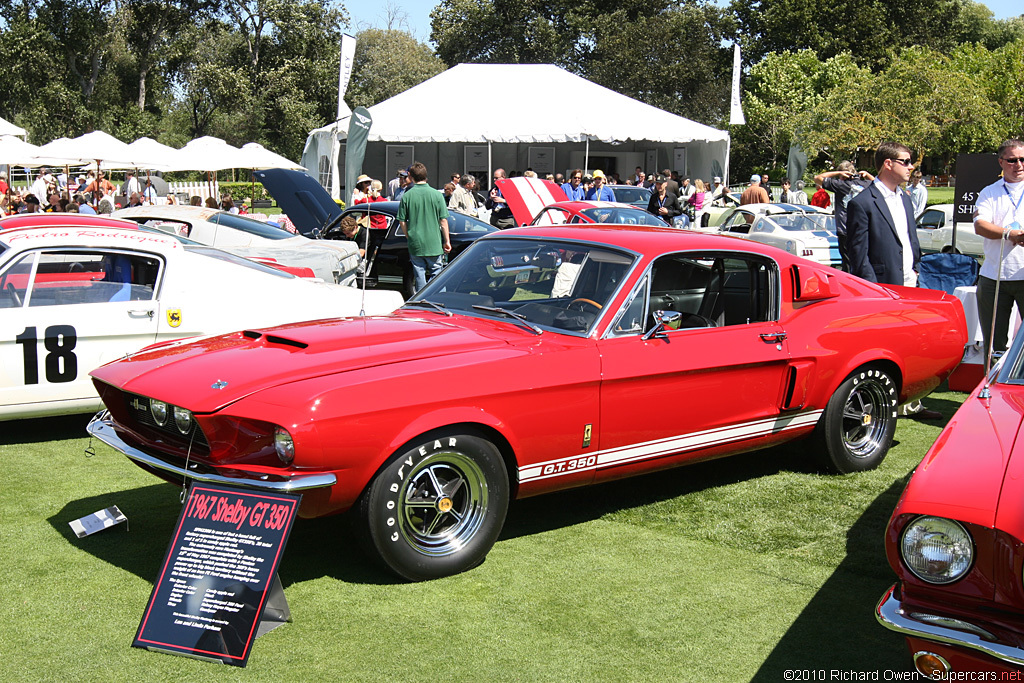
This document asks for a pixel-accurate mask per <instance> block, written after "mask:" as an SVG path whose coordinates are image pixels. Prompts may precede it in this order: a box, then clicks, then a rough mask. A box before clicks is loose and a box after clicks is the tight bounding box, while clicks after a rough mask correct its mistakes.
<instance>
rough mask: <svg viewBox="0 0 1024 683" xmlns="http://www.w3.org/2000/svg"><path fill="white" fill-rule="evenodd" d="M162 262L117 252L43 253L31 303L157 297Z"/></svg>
mask: <svg viewBox="0 0 1024 683" xmlns="http://www.w3.org/2000/svg"><path fill="white" fill-rule="evenodd" d="M160 263H161V261H160V260H159V259H158V258H156V257H155V256H144V255H141V254H133V253H127V252H117V251H91V252H82V251H54V252H42V253H40V254H39V260H38V264H37V266H36V269H35V275H34V277H33V278H32V283H31V287H30V289H29V292H28V299H27V302H26V303H27V304H28V306H30V307H34V306H64V305H68V304H95V303H105V302H109V301H148V300H150V299H152V298H153V296H154V293H155V291H156V286H157V282H158V280H159V276H160Z"/></svg>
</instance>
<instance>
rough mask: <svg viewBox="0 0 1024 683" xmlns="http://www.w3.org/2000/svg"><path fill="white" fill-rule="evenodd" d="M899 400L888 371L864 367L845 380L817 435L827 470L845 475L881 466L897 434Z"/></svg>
mask: <svg viewBox="0 0 1024 683" xmlns="http://www.w3.org/2000/svg"><path fill="white" fill-rule="evenodd" d="M898 401H899V391H898V390H897V386H896V382H894V381H893V379H892V377H891V376H890V375H889V373H887V372H886V371H885V370H881V369H878V368H876V367H864V368H860V369H858V370H856V371H855V372H854V373H853V374H852V375H850V376H849V377H847V378H846V379H845V380H843V383H842V384H840V385H839V387H838V388H837V389H836V392H835V393H834V394H832V398H830V399H829V401H828V405H827V406H825V410H824V412H823V413H822V415H821V419H820V420H819V421H818V424H817V427H816V428H815V432H814V433H815V439H814V440H815V441H816V443H817V446H818V449H817V450H818V452H817V456H818V457H819V458H820V461H821V463H822V464H823V465H824V466H825V468H826V469H828V470H830V471H832V472H839V473H841V474H846V473H848V472H862V471H864V470H870V469H874V468H875V467H878V465H879V464H880V463H881V462H882V460H884V459H885V456H886V454H887V453H888V452H889V447H890V446H891V445H892V437H893V434H894V433H895V432H896V404H897V402H898Z"/></svg>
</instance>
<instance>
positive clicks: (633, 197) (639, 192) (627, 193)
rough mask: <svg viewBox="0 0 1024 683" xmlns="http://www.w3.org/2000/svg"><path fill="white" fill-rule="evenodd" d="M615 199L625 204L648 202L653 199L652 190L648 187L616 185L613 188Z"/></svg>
mask: <svg viewBox="0 0 1024 683" xmlns="http://www.w3.org/2000/svg"><path fill="white" fill-rule="evenodd" d="M612 192H613V193H614V194H615V201H617V202H622V203H623V204H641V203H642V204H647V202H649V201H651V191H650V190H648V189H647V188H646V187H628V186H627V187H616V188H613V189H612Z"/></svg>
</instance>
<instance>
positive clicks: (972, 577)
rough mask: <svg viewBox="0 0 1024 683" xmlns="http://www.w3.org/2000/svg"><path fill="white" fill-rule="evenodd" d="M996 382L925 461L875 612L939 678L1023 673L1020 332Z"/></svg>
mask: <svg viewBox="0 0 1024 683" xmlns="http://www.w3.org/2000/svg"><path fill="white" fill-rule="evenodd" d="M989 378H990V380H991V381H990V383H986V382H983V383H982V384H980V385H979V386H978V387H977V388H976V389H975V390H974V392H973V393H971V395H970V396H969V397H968V398H967V400H965V401H964V402H963V404H962V405H961V406H960V409H959V410H957V412H956V414H955V415H954V416H953V418H952V419H951V420H950V421H949V423H948V424H947V425H946V428H945V429H944V430H943V431H942V433H941V434H939V437H938V439H936V440H935V443H934V445H933V446H932V447H931V449H929V451H928V453H927V454H926V455H925V456H924V459H923V460H922V461H921V464H920V465H918V466H917V469H916V470H915V471H914V474H913V476H912V477H911V478H910V481H909V482H908V484H907V486H906V489H905V490H904V491H903V495H902V496H900V500H899V503H898V504H897V506H896V509H895V510H894V511H893V514H892V518H891V519H890V520H889V527H888V529H887V531H886V535H885V549H886V555H887V557H888V559H889V564H890V565H891V566H892V568H893V570H894V571H895V572H896V576H897V578H898V580H897V582H896V584H895V585H894V586H893V587H892V588H890V589H889V590H888V591H887V592H886V593H885V595H884V596H883V597H882V599H881V601H880V602H879V604H878V608H877V611H876V616H877V618H878V620H879V621H880V622H881V623H882V624H883V625H884V626H886V627H888V628H890V629H892V630H894V631H896V632H897V633H901V634H903V635H904V636H906V639H907V644H908V647H909V649H910V652H911V653H913V657H914V662H915V664H916V666H917V668H918V670H919V671H922V672H924V673H925V674H927V675H929V676H932V675H934V680H957V679H956V678H955V676H956V675H957V673H962V672H966V671H971V672H980V671H1012V672H1014V675H1015V676H1018V677H1019V675H1020V671H1021V669H1022V668H1024V507H1022V506H1021V504H1020V501H1021V499H1022V498H1024V443H1022V441H1021V438H1020V433H1021V426H1022V420H1024V334H1018V335H1017V337H1016V339H1015V340H1014V342H1013V344H1012V345H1011V346H1010V349H1009V350H1008V351H1007V352H1006V354H1005V355H1004V356H1003V358H1002V360H1001V361H1000V363H999V364H998V365H997V366H996V367H995V368H994V369H993V370H992V372H991V373H990V374H989ZM961 680H967V679H966V678H964V679H961ZM975 680H981V679H980V678H976V679H975ZM991 680H996V679H995V678H992V679H991ZM1006 680H1012V679H1006Z"/></svg>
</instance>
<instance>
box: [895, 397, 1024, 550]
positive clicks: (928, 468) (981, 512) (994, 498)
mask: <svg viewBox="0 0 1024 683" xmlns="http://www.w3.org/2000/svg"><path fill="white" fill-rule="evenodd" d="M991 389H992V398H991V399H979V398H978V397H977V390H975V393H974V394H972V395H971V396H970V397H969V398H968V399H967V400H966V401H964V403H963V405H962V406H961V407H960V409H959V410H957V412H956V414H955V415H954V416H953V418H952V419H951V420H950V421H949V424H948V425H946V428H945V429H944V430H943V431H942V433H941V434H940V435H939V438H938V439H936V441H935V443H934V444H933V445H932V447H931V449H929V451H928V453H927V454H926V455H925V457H924V459H923V460H922V461H921V464H920V465H918V467H917V470H916V471H915V472H914V476H913V477H912V478H911V480H910V483H909V484H908V485H907V488H906V490H905V491H904V493H903V497H902V498H901V500H900V504H899V506H898V507H897V513H898V514H902V513H910V514H927V515H937V516H941V517H948V518H951V519H956V520H959V521H962V522H969V523H973V524H977V525H979V526H982V527H989V528H991V527H993V526H998V527H999V528H1001V529H1004V530H1005V531H1007V532H1009V533H1012V534H1013V535H1014V536H1016V537H1017V538H1024V509H1022V506H1021V505H1020V501H1021V500H1022V499H1024V444H1022V443H1021V434H1020V432H1021V422H1022V416H1024V391H1022V389H1021V387H1015V386H1011V385H993V386H992V388H991Z"/></svg>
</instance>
